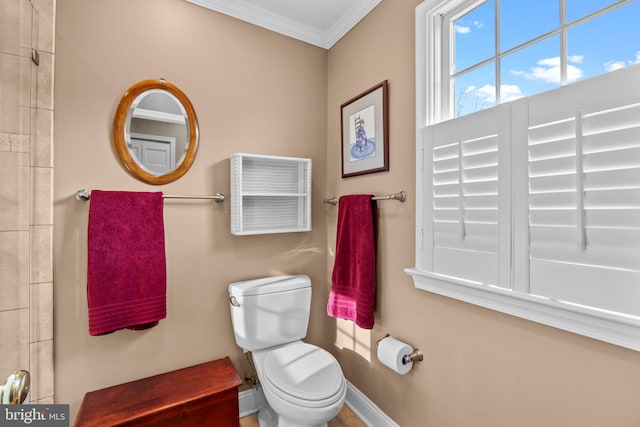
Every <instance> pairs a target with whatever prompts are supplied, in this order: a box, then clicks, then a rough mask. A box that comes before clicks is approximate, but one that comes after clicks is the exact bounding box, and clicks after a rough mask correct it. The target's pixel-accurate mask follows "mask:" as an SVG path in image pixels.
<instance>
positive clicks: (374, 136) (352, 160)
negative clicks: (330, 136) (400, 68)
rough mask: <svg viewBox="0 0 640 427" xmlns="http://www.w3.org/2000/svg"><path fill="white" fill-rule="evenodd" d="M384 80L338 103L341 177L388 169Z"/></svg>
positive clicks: (387, 127)
mask: <svg viewBox="0 0 640 427" xmlns="http://www.w3.org/2000/svg"><path fill="white" fill-rule="evenodd" d="M387 93H388V83H387V80H384V81H383V82H381V83H379V84H377V85H375V86H373V87H372V88H370V89H368V90H366V91H364V92H362V93H361V94H359V95H358V96H356V97H354V98H352V99H350V100H348V101H347V102H345V103H344V104H342V105H341V106H340V123H341V125H340V129H341V132H342V178H349V177H352V176H358V175H365V174H370V173H376V172H384V171H388V170H389V114H388V106H387Z"/></svg>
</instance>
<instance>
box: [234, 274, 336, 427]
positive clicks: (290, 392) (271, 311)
mask: <svg viewBox="0 0 640 427" xmlns="http://www.w3.org/2000/svg"><path fill="white" fill-rule="evenodd" d="M229 300H230V304H231V321H232V323H233V331H234V334H235V338H236V343H237V344H238V346H240V347H241V348H242V349H244V350H245V351H251V352H252V354H253V361H254V364H255V367H256V371H257V374H258V379H259V380H260V383H261V386H262V390H263V391H264V396H265V398H266V401H267V405H266V406H265V407H264V408H263V409H261V410H260V412H259V415H258V419H259V422H260V426H261V427H271V426H273V427H275V426H278V427H316V426H317V427H321V426H326V425H327V421H329V420H330V419H332V418H333V417H335V416H336V415H338V412H340V409H342V405H343V403H344V399H345V396H346V394H347V386H346V381H345V379H344V375H343V374H342V370H341V369H340V365H339V364H338V361H337V360H336V359H335V357H333V356H332V355H331V354H330V353H329V352H327V351H326V350H323V349H321V348H319V347H316V346H314V345H311V344H307V343H305V342H303V341H302V338H304V337H305V336H306V334H307V325H308V324H309V310H310V307H311V280H310V279H309V277H307V276H302V275H301V276H278V277H266V278H263V279H256V280H247V281H244V282H237V283H232V284H231V285H229Z"/></svg>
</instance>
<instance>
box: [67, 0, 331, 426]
mask: <svg viewBox="0 0 640 427" xmlns="http://www.w3.org/2000/svg"><path fill="white" fill-rule="evenodd" d="M57 25H58V26H57V33H56V43H57V54H58V56H57V58H56V80H55V102H56V116H55V141H56V144H55V165H56V177H55V192H54V219H55V231H54V271H55V334H56V344H55V373H56V401H57V402H60V403H69V404H71V412H72V413H75V412H76V411H77V410H78V407H79V405H80V402H81V399H82V397H83V395H84V393H86V392H88V391H91V390H95V389H99V388H103V387H107V386H110V385H114V384H118V383H122V382H124V381H129V380H133V379H137V378H142V377H145V376H148V375H151V374H156V373H160V372H165V371H169V370H172V369H177V368H181V367H185V366H189V365H192V364H196V363H199V362H203V361H207V360H213V359H217V358H220V357H224V356H227V355H228V356H230V357H231V359H232V361H233V362H234V364H235V365H236V367H237V368H238V370H239V371H240V374H241V375H242V376H243V375H244V373H245V371H246V364H245V361H244V357H243V355H242V351H241V350H240V349H238V348H237V347H236V345H235V342H234V340H233V334H232V329H231V322H230V318H229V308H228V299H227V285H228V284H229V283H231V282H233V281H237V280H243V279H248V278H254V277H260V276H268V275H276V274H303V273H304V274H308V275H309V276H310V277H311V278H312V280H313V282H314V283H313V285H314V289H318V290H319V291H320V292H324V289H326V283H324V280H325V267H324V266H325V264H326V260H325V258H326V252H325V250H324V248H325V247H326V226H325V223H326V221H325V219H324V209H325V208H324V205H323V204H322V198H323V197H324V194H323V190H324V183H325V182H326V172H325V171H326V164H325V158H326V153H325V144H326V143H325V141H326V111H327V108H326V93H327V89H326V56H327V53H326V51H325V50H323V49H320V48H317V47H313V46H311V45H308V44H305V43H302V42H299V41H296V40H293V39H290V38H287V37H284V36H281V35H278V34H276V33H273V32H270V31H267V30H264V29H261V28H258V27H255V26H253V25H250V24H247V23H244V22H241V21H238V20H235V19H232V18H229V17H227V16H224V15H220V14H218V13H214V12H212V11H209V10H207V9H204V8H202V7H199V6H196V5H193V4H191V3H188V2H185V1H182V0H136V1H131V0H109V1H86V0H59V1H58V9H57ZM159 77H164V78H165V79H167V80H168V81H170V82H172V83H174V84H176V85H177V86H178V87H180V88H181V89H182V90H183V91H184V92H185V93H186V95H187V96H188V97H189V98H190V100H191V102H192V104H193V106H194V108H195V110H196V112H197V115H198V119H199V123H200V149H199V152H198V155H197V158H196V160H195V163H194V165H193V167H192V168H191V170H190V171H189V172H188V173H187V174H186V175H185V176H183V177H182V178H181V179H179V180H178V181H176V182H174V183H171V184H167V185H164V186H160V187H154V186H150V185H147V184H144V183H142V182H140V181H138V180H136V179H135V178H133V177H132V176H130V175H129V174H128V173H127V172H126V171H125V170H124V169H123V167H121V165H120V162H119V161H118V159H117V157H116V155H115V151H114V149H113V141H112V137H111V128H112V121H113V117H114V113H115V110H116V107H117V105H118V102H119V100H120V97H121V96H122V94H123V93H124V91H125V90H126V89H127V88H129V87H130V86H131V85H133V84H134V83H136V82H138V81H140V80H143V79H148V78H159ZM236 152H248V153H258V154H271V155H285V156H296V157H308V158H311V159H313V192H314V196H315V197H314V202H313V231H312V232H309V233H290V234H276V235H261V236H240V237H235V236H232V235H231V234H230V231H229V230H230V228H229V227H230V223H229V203H228V201H227V202H225V203H223V204H220V205H217V204H215V203H213V202H210V201H209V202H207V201H176V200H168V201H166V202H165V213H164V220H165V233H166V234H165V235H166V244H167V249H166V252H167V276H168V277H167V282H168V283H167V286H168V287H167V312H168V313H167V318H166V319H165V320H163V321H161V322H160V324H159V325H158V326H157V327H155V328H153V329H151V330H148V331H143V332H132V331H128V330H123V331H118V332H115V333H113V334H110V335H106V336H100V337H91V336H89V333H88V326H87V302H86V264H87V251H86V246H87V231H86V230H87V213H88V208H89V204H88V203H84V202H78V201H76V200H75V199H74V197H73V195H74V193H75V192H76V190H78V189H80V188H87V189H115V190H131V191H157V190H161V191H163V192H165V193H167V194H178V195H183V194H196V195H205V194H215V193H216V192H221V193H224V194H226V195H227V196H229V157H230V156H231V155H232V154H234V153H236ZM325 317H326V316H324V314H323V307H322V305H321V304H320V299H318V298H316V299H314V307H313V317H312V319H311V331H310V338H311V340H312V341H315V342H320V343H322V342H323V341H324V333H323V322H324V319H325Z"/></svg>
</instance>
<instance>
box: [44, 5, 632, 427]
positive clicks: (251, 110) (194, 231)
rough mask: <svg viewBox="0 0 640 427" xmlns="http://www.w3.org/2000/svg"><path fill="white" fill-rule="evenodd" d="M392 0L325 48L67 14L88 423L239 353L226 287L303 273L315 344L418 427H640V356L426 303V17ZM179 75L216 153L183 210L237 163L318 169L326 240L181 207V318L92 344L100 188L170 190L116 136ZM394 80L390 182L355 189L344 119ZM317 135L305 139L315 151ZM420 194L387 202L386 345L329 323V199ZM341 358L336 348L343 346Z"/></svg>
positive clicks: (383, 206) (183, 14)
mask: <svg viewBox="0 0 640 427" xmlns="http://www.w3.org/2000/svg"><path fill="white" fill-rule="evenodd" d="M418 3H419V0H387V1H383V2H382V3H381V4H380V5H379V6H378V7H377V8H376V9H374V10H373V11H372V12H371V13H370V14H369V15H368V16H367V17H366V18H365V19H364V20H363V21H362V22H361V23H360V24H359V25H358V26H357V27H356V28H355V29H354V30H352V31H351V32H350V33H348V34H347V36H345V37H344V38H343V39H342V40H341V41H340V42H339V43H337V44H336V45H335V46H334V47H333V48H331V49H330V50H329V52H328V53H327V52H325V51H323V50H321V49H318V48H315V47H312V46H310V45H307V44H304V43H301V42H297V41H294V40H291V39H288V38H286V37H283V36H279V35H277V34H274V33H271V32H268V31H266V30H263V29H260V28H257V27H254V26H251V25H249V24H246V23H242V22H240V21H237V20H234V19H231V18H228V17H225V16H222V15H219V14H216V13H213V12H210V11H207V10H205V9H202V8H199V7H197V6H194V5H192V4H189V3H187V2H183V1H178V0H137V1H134V2H132V1H127V0H110V1H109V2H87V1H83V0H58V20H57V28H58V30H57V36H56V44H57V55H56V81H55V84H56V92H55V101H56V117H55V125H56V126H55V141H56V145H55V168H56V177H55V193H54V219H55V229H54V269H55V270H54V271H55V275H54V279H55V336H56V341H55V362H56V364H55V372H56V400H57V401H58V402H65V403H70V404H71V407H72V413H73V412H75V411H77V409H78V405H79V403H80V400H81V398H82V395H83V394H84V393H85V392H87V391H90V390H94V389H97V388H101V387H106V386H108V385H112V384H116V383H120V382H122V381H128V380H131V379H135V378H140V377H144V376H146V375H150V374H154V373H158V372H163V371H167V370H170V369H175V368H179V367H183V366H187V365H190V364H194V363H197V362H200V361H204V360H210V359H215V358H218V357H223V356H225V355H230V356H231V357H232V360H233V361H234V363H235V364H236V366H237V367H238V369H239V370H240V372H241V374H243V373H244V371H245V367H246V365H245V363H244V361H243V360H242V354H241V352H240V351H239V350H238V349H237V348H236V346H235V343H234V342H233V337H232V334H231V325H230V321H229V317H228V307H227V300H226V286H227V284H228V283H229V282H232V281H234V280H240V279H245V278H249V277H257V276H262V275H269V274H280V273H306V274H309V275H310V276H311V277H312V279H313V280H314V301H313V315H312V319H311V331H310V338H311V341H314V342H316V343H320V344H323V345H326V346H327V348H329V349H330V350H331V351H332V352H334V354H336V355H337V357H338V358H339V360H340V363H341V365H342V368H343V370H344V372H345V374H346V376H347V378H348V379H349V381H351V382H352V383H353V384H354V385H355V386H356V387H358V388H359V389H360V390H361V391H362V392H364V393H365V394H366V395H367V396H368V397H369V398H370V399H371V400H372V401H373V402H374V403H376V404H377V405H378V406H380V407H381V408H382V410H384V411H385V412H386V413H387V414H388V415H389V416H391V418H393V419H394V420H395V421H396V422H398V423H399V424H400V425H402V426H408V427H412V426H437V427H442V426H459V427H466V426H492V427H495V426H540V425H549V426H551V425H553V426H573V425H581V426H603V425H612V426H613V425H615V426H637V425H640V411H638V410H637V409H636V408H637V397H638V396H640V356H639V355H638V353H637V352H633V351H629V350H624V349H622V348H618V347H615V346H611V345H608V344H604V343H601V342H598V341H594V340H590V339H586V338H583V337H579V336H576V335H573V334H570V333H566V332H562V331H559V330H556V329H553V328H548V327H545V326H540V325H537V324H534V323H531V322H528V321H524V320H520V319H516V318H513V317H510V316H507V315H503V314H499V313H496V312H493V311H490V310H485V309H482V308H478V307H475V306H472V305H468V304H465V303H461V302H457V301H453V300H450V299H447V298H444V297H440V296H437V295H433V294H430V293H427V292H424V291H420V290H416V289H414V287H413V283H412V281H411V279H410V278H409V276H407V275H406V274H405V273H404V272H403V269H404V268H405V267H409V266H412V265H413V257H414V249H413V248H414V224H415V160H414V159H415V155H414V152H415V135H414V129H415V117H414V116H415V108H414V106H415V95H414V91H415V83H414V69H415V63H414V50H413V49H414V32H413V31H414V8H415V6H416V5H417V4H418ZM153 77H164V78H166V79H167V80H169V81H171V82H173V83H175V84H177V85H178V86H179V87H180V88H181V89H183V90H184V91H185V93H186V94H187V95H188V96H189V97H190V99H191V101H192V103H193V104H194V107H195V109H196V111H197V113H198V117H199V120H200V133H201V146H200V151H199V153H198V158H197V159H196V162H195V163H194V166H193V168H192V170H191V171H190V172H188V173H187V175H185V176H184V177H183V178H181V179H180V180H179V181H177V182H175V183H172V184H168V185H166V186H163V187H161V188H159V189H160V190H162V191H165V192H166V193H168V194H213V193H215V192H217V191H220V192H223V193H228V189H229V178H228V174H229V156H230V155H232V154H233V153H235V152H240V151H243V152H255V153H263V154H276V155H290V156H300V157H311V158H312V159H313V161H314V163H313V170H314V174H313V179H314V186H313V191H314V209H313V218H314V221H313V227H314V229H313V232H311V233H301V234H291V235H274V236H245V237H232V236H231V235H230V233H229V205H228V203H224V204H223V205H220V206H218V205H210V204H207V203H202V202H166V205H165V229H166V238H167V262H168V317H167V319H166V320H164V321H162V322H161V323H160V325H159V326H158V327H156V328H154V329H152V330H149V331H146V332H136V333H134V332H129V331H120V332H116V333H114V334H111V335H107V336H102V337H90V336H89V334H88V332H87V314H86V291H85V286H86V249H85V248H86V227H87V210H88V205H87V204H86V203H80V202H77V201H75V200H74V199H73V193H74V192H75V191H76V190H77V189H79V188H82V187H86V188H88V189H92V188H102V189H125V190H140V191H144V190H157V189H158V188H157V187H151V186H148V185H146V184H143V183H141V182H139V181H137V180H135V179H134V178H132V177H131V176H129V175H128V173H127V172H126V171H124V170H123V168H122V167H121V166H120V165H119V163H118V161H117V159H116V157H115V154H114V150H113V149H112V140H111V136H110V131H111V125H112V123H111V122H112V118H113V114H114V112H115V108H116V106H117V103H118V101H119V98H120V96H121V94H122V93H123V92H124V90H125V89H126V88H128V87H129V86H130V85H132V84H133V83H135V82H137V81H139V80H142V79H146V78H153ZM385 79H387V80H388V81H389V110H390V111H389V112H390V117H389V119H390V122H389V125H390V139H389V142H390V148H391V153H390V160H391V170H390V171H389V172H385V173H378V174H374V175H365V176H361V177H354V178H348V179H344V180H343V179H342V178H341V177H340V130H339V129H340V123H339V114H340V105H341V104H342V103H343V102H344V101H346V100H348V99H350V98H351V97H353V96H355V95H357V94H359V93H361V92H362V91H364V90H366V89H368V88H370V87H372V86H374V85H375V84H377V83H379V82H381V81H382V80H385ZM301 135H304V136H305V138H304V139H302V138H301ZM400 190H405V191H407V192H408V193H409V201H408V202H407V203H404V204H402V203H398V202H394V201H385V202H380V203H379V205H378V206H379V211H380V218H379V220H380V232H379V258H378V265H379V274H378V277H379V283H378V310H377V313H376V326H375V328H374V329H373V330H372V331H363V330H359V329H357V328H354V327H353V326H352V324H350V323H349V322H342V321H338V322H336V321H335V320H333V319H330V318H327V316H326V314H325V304H326V298H327V294H328V290H329V284H328V278H329V277H330V273H331V268H332V263H333V258H332V255H333V248H334V247H335V224H336V215H337V209H336V208H335V207H333V206H327V205H324V204H323V203H322V199H323V198H325V197H331V196H337V195H342V194H349V193H360V192H367V193H375V194H388V193H393V192H397V191H400ZM385 333H391V334H393V335H394V336H395V337H397V338H399V339H402V340H405V341H407V342H409V343H411V344H413V345H414V346H416V347H418V348H420V349H421V350H422V351H423V352H424V353H425V361H424V362H422V363H419V364H417V365H416V366H415V368H414V369H413V371H411V372H410V373H409V374H408V375H406V376H400V375H397V374H395V373H393V372H391V371H389V370H388V369H387V368H385V367H384V366H382V365H381V364H380V363H379V362H378V361H377V360H376V359H375V342H376V340H377V339H379V338H380V337H382V336H383V335H384V334H385ZM333 343H335V344H336V345H333Z"/></svg>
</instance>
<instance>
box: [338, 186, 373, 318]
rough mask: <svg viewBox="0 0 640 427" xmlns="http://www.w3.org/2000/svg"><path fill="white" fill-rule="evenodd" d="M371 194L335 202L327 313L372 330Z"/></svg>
mask: <svg viewBox="0 0 640 427" xmlns="http://www.w3.org/2000/svg"><path fill="white" fill-rule="evenodd" d="M372 197H373V196H371V195H353V196H342V197H340V200H339V203H338V205H339V206H338V227H337V236H336V257H335V262H334V265H333V274H332V275H331V292H330V293H329V302H328V304H327V314H328V315H329V316H332V317H338V318H341V319H347V320H352V321H353V322H354V323H355V324H356V325H358V326H360V327H361V328H364V329H373V314H374V311H375V301H376V234H377V209H376V207H377V206H376V202H375V201H374V200H372V199H371V198H372Z"/></svg>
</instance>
